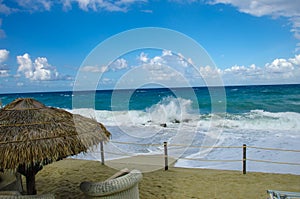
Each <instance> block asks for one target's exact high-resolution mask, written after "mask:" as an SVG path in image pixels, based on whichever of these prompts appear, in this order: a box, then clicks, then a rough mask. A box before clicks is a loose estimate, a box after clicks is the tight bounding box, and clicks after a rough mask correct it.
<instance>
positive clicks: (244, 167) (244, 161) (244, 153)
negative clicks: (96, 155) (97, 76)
mask: <svg viewBox="0 0 300 199" xmlns="http://www.w3.org/2000/svg"><path fill="white" fill-rule="evenodd" d="M110 142H111V143H115V144H122V145H123V144H124V145H139V146H145V147H147V146H148V147H149V146H156V147H161V146H163V148H164V154H163V157H164V165H162V166H164V169H165V170H168V169H169V161H168V160H169V157H170V156H169V155H168V147H186V148H199V149H203V148H210V149H217V148H219V149H240V150H241V154H242V155H241V157H242V158H241V159H205V158H187V157H177V160H178V159H183V160H191V161H207V162H242V172H243V174H246V173H247V161H249V162H262V163H270V164H285V165H296V166H300V163H295V162H280V161H271V160H262V159H252V158H248V157H247V150H248V149H254V150H267V151H281V152H290V153H300V150H293V149H282V148H267V147H257V146H247V145H246V144H243V145H242V146H196V145H183V144H168V143H167V142H163V143H162V144H143V143H132V142H121V141H113V140H111V141H110ZM100 153H101V162H102V164H104V163H105V162H104V161H105V159H104V154H105V153H107V154H113V155H120V156H125V157H126V156H127V157H129V156H134V154H126V153H116V152H108V151H104V145H103V143H101V145H100Z"/></svg>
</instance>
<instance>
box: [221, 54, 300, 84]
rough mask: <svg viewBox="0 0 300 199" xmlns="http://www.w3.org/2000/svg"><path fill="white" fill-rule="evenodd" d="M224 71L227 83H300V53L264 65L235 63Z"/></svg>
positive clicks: (223, 75) (224, 78)
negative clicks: (240, 64)
mask: <svg viewBox="0 0 300 199" xmlns="http://www.w3.org/2000/svg"><path fill="white" fill-rule="evenodd" d="M222 73H223V74H222V77H223V80H224V81H225V83H227V84H261V83H263V84H273V83H300V55H295V57H294V58H290V59H283V58H277V59H274V60H273V61H272V62H271V63H266V64H265V66H263V67H258V66H256V65H254V64H252V65H250V66H249V67H246V66H238V65H235V66H232V67H231V68H227V69H225V70H223V71H222Z"/></svg>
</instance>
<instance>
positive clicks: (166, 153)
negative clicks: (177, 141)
mask: <svg viewBox="0 0 300 199" xmlns="http://www.w3.org/2000/svg"><path fill="white" fill-rule="evenodd" d="M164 149H165V171H167V170H168V169H169V166H168V146H167V142H164Z"/></svg>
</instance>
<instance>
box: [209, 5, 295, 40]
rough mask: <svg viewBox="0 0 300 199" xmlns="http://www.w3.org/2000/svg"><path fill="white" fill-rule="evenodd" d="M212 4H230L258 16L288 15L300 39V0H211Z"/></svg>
mask: <svg viewBox="0 0 300 199" xmlns="http://www.w3.org/2000/svg"><path fill="white" fill-rule="evenodd" d="M209 3H210V4H219V3H223V4H230V5H232V6H234V7H236V8H237V9H238V10H239V11H240V12H243V13H247V14H250V15H253V16H256V17H261V16H271V17H273V18H278V17H286V18H288V19H289V21H290V22H291V23H292V28H291V32H293V33H294V36H295V38H297V39H300V1H299V0H263V1H262V0H261V1H257V0H249V1H246V0H210V1H209Z"/></svg>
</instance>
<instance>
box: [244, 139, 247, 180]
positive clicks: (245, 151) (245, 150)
mask: <svg viewBox="0 0 300 199" xmlns="http://www.w3.org/2000/svg"><path fill="white" fill-rule="evenodd" d="M246 154H247V146H246V144H243V174H246V173H247V169H246V160H247V156H246Z"/></svg>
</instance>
